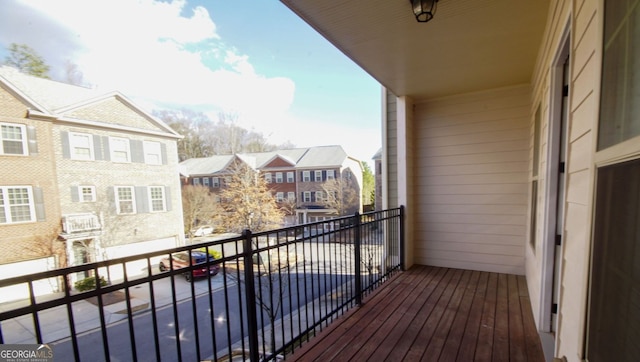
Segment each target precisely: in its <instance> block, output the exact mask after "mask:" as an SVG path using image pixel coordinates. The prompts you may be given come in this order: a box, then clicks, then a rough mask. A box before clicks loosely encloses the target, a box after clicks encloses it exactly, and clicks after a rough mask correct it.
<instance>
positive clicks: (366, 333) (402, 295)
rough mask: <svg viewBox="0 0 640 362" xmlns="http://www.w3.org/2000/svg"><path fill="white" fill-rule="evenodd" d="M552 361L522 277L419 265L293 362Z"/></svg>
mask: <svg viewBox="0 0 640 362" xmlns="http://www.w3.org/2000/svg"><path fill="white" fill-rule="evenodd" d="M420 359H422V360H424V361H456V360H458V361H474V360H476V361H535V362H537V361H544V357H543V353H542V347H541V344H540V339H539V337H538V334H537V331H536V327H535V325H534V323H533V315H532V313H531V303H530V301H529V295H528V293H527V287H526V281H525V279H524V277H522V276H516V275H507V274H496V273H487V272H479V271H469V270H460V269H449V268H439V267H427V266H414V267H413V268H411V269H410V270H408V271H406V272H403V273H400V274H399V275H397V276H396V277H394V278H392V279H391V280H390V281H388V282H387V283H386V284H385V285H383V286H382V287H380V288H379V289H378V290H376V291H375V292H374V293H372V294H371V295H369V296H368V297H367V298H365V300H364V303H363V305H362V306H361V307H357V308H354V309H353V310H351V311H349V312H348V313H346V314H345V315H344V316H342V317H340V318H338V319H337V320H335V321H334V322H333V323H332V324H331V325H330V326H328V327H327V328H325V329H324V330H323V331H322V332H320V333H319V334H318V335H317V336H316V337H314V338H312V339H311V340H310V341H309V342H307V343H306V344H304V345H303V346H302V347H301V348H300V349H297V350H296V351H295V352H294V353H293V354H291V355H289V356H287V360H293V361H366V360H370V361H382V360H385V361H402V360H407V361H414V360H420Z"/></svg>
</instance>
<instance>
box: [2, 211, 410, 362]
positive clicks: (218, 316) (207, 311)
mask: <svg viewBox="0 0 640 362" xmlns="http://www.w3.org/2000/svg"><path fill="white" fill-rule="evenodd" d="M403 224H404V210H403V208H396V209H389V210H384V211H378V212H370V213H364V214H355V215H353V216H349V217H340V218H335V219H332V220H326V221H322V222H316V223H310V224H305V225H297V226H293V227H288V228H283V229H278V230H272V231H267V232H256V233H252V232H251V231H248V230H247V231H245V232H244V233H243V234H242V235H240V236H237V237H232V238H228V239H224V240H215V241H213V240H212V241H205V242H201V243H198V244H192V245H189V246H184V247H179V248H175V249H170V250H163V251H156V252H151V253H147V254H141V255H135V256H130V257H125V258H119V259H113V260H107V261H102V262H97V263H92V264H85V265H80V266H73V267H69V268H64V269H58V270H52V271H47V272H42V273H38V274H30V275H24V276H20V277H13V278H9V279H4V280H0V295H2V294H5V296H6V295H7V294H6V293H12V295H13V296H14V299H15V300H13V301H10V302H9V301H6V302H4V303H2V304H0V343H4V344H8V343H20V344H48V346H49V347H51V348H52V350H53V353H54V357H55V358H56V359H59V360H76V361H79V360H107V361H108V360H152V361H155V360H158V361H160V360H172V361H173V360H186V361H194V360H205V359H208V360H231V356H234V357H233V358H241V359H242V360H252V361H258V360H279V359H281V358H286V355H288V354H290V353H294V351H295V350H296V349H297V348H299V347H300V345H302V344H304V343H305V342H306V341H308V340H309V339H310V338H312V336H313V335H314V334H316V333H317V332H318V331H320V330H322V329H323V328H325V327H326V326H328V325H329V324H330V323H331V322H332V321H333V320H334V319H336V318H337V317H339V316H340V315H342V314H344V313H345V312H346V311H347V310H349V309H350V308H351V307H353V306H356V305H358V304H360V303H361V302H362V298H363V296H365V295H367V294H368V293H370V292H371V291H373V290H374V289H375V288H376V287H378V286H379V285H381V284H382V283H384V282H385V281H386V280H387V279H389V278H390V277H391V275H392V274H394V273H395V272H397V271H399V270H401V269H402V268H403V257H404V255H403V254H404V249H403V247H404V246H403V245H404V240H403V239H404V226H403ZM202 251H203V252H205V253H206V254H202V253H200V254H201V255H207V254H208V255H211V256H212V257H209V258H207V257H206V256H205V257H204V258H203V260H204V262H203V263H201V264H200V263H199V262H198V261H195V259H194V258H188V257H187V258H185V260H189V261H188V262H187V265H186V266H184V267H182V268H179V266H180V265H179V260H180V258H179V257H178V255H179V254H180V253H182V255H184V253H186V254H188V255H191V256H196V255H197V254H199V252H202ZM172 255H173V257H171V256H172ZM160 265H162V268H160V267H159V266H160ZM160 269H162V270H160ZM78 275H80V276H88V279H85V280H84V281H83V280H81V281H80V282H81V283H83V284H84V286H85V289H89V290H85V291H79V290H78V287H79V285H80V284H74V283H72V280H75V278H77V277H78ZM87 281H88V282H91V281H93V283H87ZM101 281H102V282H101ZM43 284H46V285H49V286H50V287H51V290H50V291H48V292H43V290H42V289H43V288H42V285H43ZM87 287H88V288H87ZM5 299H6V298H5ZM234 360H235V359H234Z"/></svg>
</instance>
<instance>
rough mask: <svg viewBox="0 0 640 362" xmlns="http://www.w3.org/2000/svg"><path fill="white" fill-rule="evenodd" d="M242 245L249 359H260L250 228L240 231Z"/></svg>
mask: <svg viewBox="0 0 640 362" xmlns="http://www.w3.org/2000/svg"><path fill="white" fill-rule="evenodd" d="M242 236H243V246H242V255H243V257H244V288H245V296H246V298H247V326H248V331H247V333H248V334H249V359H250V360H251V361H258V360H259V359H260V354H259V353H258V352H259V350H258V349H259V343H258V315H257V313H256V305H257V304H256V288H255V280H254V275H253V246H252V244H251V230H248V229H247V230H245V231H243V232H242Z"/></svg>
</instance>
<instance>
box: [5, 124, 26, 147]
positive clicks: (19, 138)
mask: <svg viewBox="0 0 640 362" xmlns="http://www.w3.org/2000/svg"><path fill="white" fill-rule="evenodd" d="M0 128H1V132H0V141H1V142H0V155H26V154H27V133H26V127H25V126H24V125H21V124H11V123H0Z"/></svg>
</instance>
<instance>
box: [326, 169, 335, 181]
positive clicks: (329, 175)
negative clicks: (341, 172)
mask: <svg viewBox="0 0 640 362" xmlns="http://www.w3.org/2000/svg"><path fill="white" fill-rule="evenodd" d="M335 178H336V171H335V170H327V180H333V179H335Z"/></svg>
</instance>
